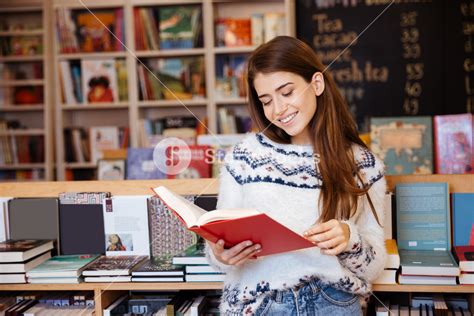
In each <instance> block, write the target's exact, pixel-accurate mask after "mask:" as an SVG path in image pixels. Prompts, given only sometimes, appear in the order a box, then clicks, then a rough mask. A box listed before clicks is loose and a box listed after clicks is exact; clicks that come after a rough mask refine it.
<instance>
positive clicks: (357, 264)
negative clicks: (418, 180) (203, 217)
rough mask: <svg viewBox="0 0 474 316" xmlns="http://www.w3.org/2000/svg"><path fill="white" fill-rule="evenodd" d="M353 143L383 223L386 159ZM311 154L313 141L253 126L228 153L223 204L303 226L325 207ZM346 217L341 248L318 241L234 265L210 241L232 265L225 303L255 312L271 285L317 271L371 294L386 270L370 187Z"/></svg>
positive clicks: (223, 172) (286, 285) (346, 286)
mask: <svg viewBox="0 0 474 316" xmlns="http://www.w3.org/2000/svg"><path fill="white" fill-rule="evenodd" d="M353 151H354V156H355V160H356V163H357V166H358V168H359V170H360V174H361V176H362V178H363V180H364V184H363V185H368V186H370V189H369V195H370V197H371V200H372V202H373V204H374V206H375V209H376V211H377V215H378V218H379V220H380V222H381V223H383V220H384V218H383V217H384V210H383V207H384V203H383V200H384V194H385V191H386V182H385V178H384V177H383V172H384V171H383V169H384V166H383V163H382V162H381V161H380V160H379V159H377V158H375V156H374V155H373V154H372V153H371V152H370V151H368V150H367V149H365V148H362V147H360V146H358V145H354V146H353ZM313 156H314V155H313V150H312V147H311V146H301V145H292V144H279V143H276V142H273V141H272V140H270V139H269V138H268V137H266V136H265V135H263V134H260V133H259V134H249V136H248V137H246V138H245V139H244V140H243V141H242V142H241V143H239V144H237V145H236V146H234V148H233V151H232V152H231V153H229V154H228V155H227V156H226V161H225V165H224V167H223V168H222V170H221V175H220V190H219V198H218V204H217V208H218V209H228V208H252V209H257V210H259V211H261V212H265V213H266V214H268V215H269V216H270V217H272V218H273V219H275V220H277V221H278V222H280V223H282V224H284V225H285V226H287V227H289V228H290V229H292V230H294V231H295V232H298V233H300V234H302V233H303V232H304V231H305V230H306V229H308V228H309V227H310V226H311V225H312V224H314V223H315V222H316V221H317V219H318V217H319V212H320V209H319V206H318V203H317V201H318V197H319V194H320V188H321V185H322V178H321V175H320V173H319V172H318V169H317V168H315V163H314V158H313ZM356 181H357V183H358V184H359V186H360V185H362V184H361V183H360V181H358V180H356ZM346 223H347V224H348V225H349V228H350V240H349V245H348V247H347V248H346V250H345V251H344V252H343V253H341V254H339V255H337V256H330V255H323V254H321V253H320V251H319V249H318V248H317V247H313V248H307V249H302V250H297V251H292V252H287V253H282V254H276V255H270V256H266V257H261V258H258V259H255V260H249V261H247V262H246V263H245V264H243V265H241V266H238V267H234V266H228V265H224V264H222V263H220V262H218V261H217V260H216V259H215V257H214V256H213V253H212V251H210V249H208V251H207V253H208V257H209V261H210V262H211V264H213V265H214V266H216V267H217V268H218V269H220V270H222V271H224V272H226V273H227V276H226V280H225V286H224V292H223V296H222V304H221V309H223V310H226V311H229V310H234V309H235V308H238V309H239V310H240V312H242V308H243V307H244V308H245V311H246V313H248V312H249V311H250V312H251V311H252V310H255V308H256V307H258V304H259V302H260V301H261V299H262V297H263V296H264V295H265V293H269V291H271V290H276V289H284V288H291V287H293V286H295V285H297V284H299V283H301V282H304V281H305V280H308V279H311V278H315V277H316V278H319V279H321V280H323V282H325V283H327V284H330V285H332V286H334V287H336V288H339V289H342V290H344V291H348V292H352V293H355V294H360V295H363V294H366V293H367V292H368V291H369V290H370V283H371V282H372V281H373V280H375V279H376V278H377V276H378V275H379V273H380V272H381V271H382V270H383V266H384V262H385V257H386V252H385V246H384V239H383V228H382V227H380V226H379V225H378V224H377V221H376V220H375V217H374V216H373V214H372V211H371V209H370V206H369V203H368V201H367V198H366V196H365V195H364V196H361V197H360V198H359V203H358V209H357V212H356V214H355V215H354V216H353V217H352V218H351V219H350V220H348V221H346ZM235 304H237V305H235ZM242 304H243V305H242ZM237 306H240V307H237ZM237 312H238V311H237V310H234V313H237Z"/></svg>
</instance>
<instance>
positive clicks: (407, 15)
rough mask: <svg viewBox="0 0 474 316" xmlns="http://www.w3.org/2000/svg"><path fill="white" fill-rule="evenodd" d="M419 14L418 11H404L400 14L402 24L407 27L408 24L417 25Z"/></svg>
mask: <svg viewBox="0 0 474 316" xmlns="http://www.w3.org/2000/svg"><path fill="white" fill-rule="evenodd" d="M417 16H418V12H416V11H410V12H403V13H402V14H401V15H400V26H401V27H407V26H413V25H415V24H416V17H417Z"/></svg>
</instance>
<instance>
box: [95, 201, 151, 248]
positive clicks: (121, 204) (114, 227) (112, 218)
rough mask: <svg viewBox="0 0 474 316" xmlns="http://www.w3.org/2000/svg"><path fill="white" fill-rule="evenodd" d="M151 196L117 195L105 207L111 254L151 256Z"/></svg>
mask: <svg viewBox="0 0 474 316" xmlns="http://www.w3.org/2000/svg"><path fill="white" fill-rule="evenodd" d="M147 198H148V196H140V195H137V196H114V197H112V198H109V199H107V200H106V201H105V205H107V207H103V214H104V230H105V245H106V249H105V251H106V252H105V253H106V255H107V256H114V255H120V256H124V255H135V256H140V255H142V256H148V255H149V254H150V251H149V246H148V245H149V239H148V207H147Z"/></svg>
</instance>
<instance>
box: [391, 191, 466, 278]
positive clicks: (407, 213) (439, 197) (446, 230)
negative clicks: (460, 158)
mask: <svg viewBox="0 0 474 316" xmlns="http://www.w3.org/2000/svg"><path fill="white" fill-rule="evenodd" d="M396 202H397V203H396V205H397V206H396V208H397V242H398V247H399V252H400V263H401V271H400V275H399V278H398V282H399V283H400V284H425V285H456V277H457V276H458V275H459V273H460V271H459V267H458V264H457V263H456V260H454V258H453V255H452V254H451V216H450V209H449V191H448V184H447V183H421V182H420V183H403V184H400V183H399V184H397V186H396Z"/></svg>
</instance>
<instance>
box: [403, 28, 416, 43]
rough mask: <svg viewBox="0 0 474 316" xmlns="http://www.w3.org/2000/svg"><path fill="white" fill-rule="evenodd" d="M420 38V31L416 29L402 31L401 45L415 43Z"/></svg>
mask: <svg viewBox="0 0 474 316" xmlns="http://www.w3.org/2000/svg"><path fill="white" fill-rule="evenodd" d="M419 38H420V31H418V29H417V28H416V27H412V28H409V29H404V30H402V38H401V40H402V43H417V42H418V39H419Z"/></svg>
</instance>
